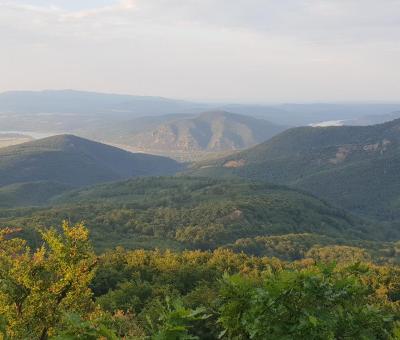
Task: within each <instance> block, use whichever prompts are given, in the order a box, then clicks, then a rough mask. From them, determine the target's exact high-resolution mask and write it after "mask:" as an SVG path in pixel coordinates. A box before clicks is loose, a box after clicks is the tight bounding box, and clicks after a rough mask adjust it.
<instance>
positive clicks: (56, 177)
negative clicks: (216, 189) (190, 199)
mask: <svg viewBox="0 0 400 340" xmlns="http://www.w3.org/2000/svg"><path fill="white" fill-rule="evenodd" d="M179 169H181V165H180V164H178V163H177V162H175V161H173V160H171V159H169V158H165V157H159V156H152V155H146V154H132V153H130V152H127V151H123V150H120V149H118V148H115V147H111V146H108V145H105V144H101V143H96V142H92V141H90V140H87V139H83V138H79V137H75V136H72V135H60V136H54V137H49V138H45V139H41V140H37V141H33V142H28V143H24V144H20V145H15V146H10V147H7V148H2V149H0V186H5V185H9V184H14V183H25V182H37V181H53V182H58V183H63V184H66V185H72V186H85V185H91V184H96V183H101V182H106V181H114V180H119V179H124V178H130V177H136V176H151V175H153V176H154V175H168V174H174V173H175V172H177V171H178V170H179Z"/></svg>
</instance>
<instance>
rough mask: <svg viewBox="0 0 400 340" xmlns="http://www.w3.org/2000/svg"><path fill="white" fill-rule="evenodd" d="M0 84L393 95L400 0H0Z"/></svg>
mask: <svg viewBox="0 0 400 340" xmlns="http://www.w3.org/2000/svg"><path fill="white" fill-rule="evenodd" d="M0 44H1V45H0V46H1V47H0V91H5V90H12V89H13V90H16V89H45V88H46V89H47V88H50V89H64V88H74V89H83V90H95V91H105V92H117V93H128V94H140V95H161V96H166V97H174V98H184V99H197V100H220V101H233V102H250V101H255V102H286V101H338V100H339V101H348V100H368V101H373V100H392V101H400V0H123V1H117V0H115V1H113V0H57V1H56V0H54V1H50V0H37V1H35V0H0Z"/></svg>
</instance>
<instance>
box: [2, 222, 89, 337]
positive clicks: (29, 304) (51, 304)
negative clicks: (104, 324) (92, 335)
mask: <svg viewBox="0 0 400 340" xmlns="http://www.w3.org/2000/svg"><path fill="white" fill-rule="evenodd" d="M62 231H63V233H62V234H59V233H58V232H57V231H56V230H55V229H49V230H45V231H42V232H41V234H42V238H43V245H42V246H41V247H40V248H38V249H37V250H35V251H32V250H31V249H30V248H29V247H28V246H27V245H26V243H25V241H23V240H21V239H19V238H14V237H13V235H14V234H15V232H17V230H10V229H4V230H2V231H0V316H1V318H2V319H3V320H4V324H5V327H4V328H5V329H4V332H5V333H6V334H4V335H5V336H8V337H11V338H18V339H24V338H30V339H47V338H48V337H49V335H52V334H54V332H55V328H56V327H57V325H59V323H60V322H61V319H62V317H63V315H65V314H66V313H77V314H81V315H82V314H84V313H86V312H88V311H89V310H90V309H92V308H93V304H92V299H91V297H92V292H91V290H90V289H89V284H90V281H91V280H92V278H93V276H94V272H95V268H96V257H95V255H94V252H93V250H92V248H91V246H90V243H89V239H88V231H87V229H86V228H85V227H84V225H82V224H77V225H75V226H70V225H69V224H68V223H66V222H64V223H63V225H62Z"/></svg>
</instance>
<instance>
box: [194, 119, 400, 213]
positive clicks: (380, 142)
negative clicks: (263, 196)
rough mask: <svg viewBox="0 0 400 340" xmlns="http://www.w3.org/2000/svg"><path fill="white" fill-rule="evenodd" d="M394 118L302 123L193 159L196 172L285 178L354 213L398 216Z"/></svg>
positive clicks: (397, 124) (398, 134) (399, 130)
mask: <svg viewBox="0 0 400 340" xmlns="http://www.w3.org/2000/svg"><path fill="white" fill-rule="evenodd" d="M399 146H400V120H394V121H391V122H388V123H385V124H380V125H373V126H364V127H360V126H359V127H352V126H343V127H325V128H322V127H318V128H314V127H302V128H295V129H290V130H287V131H285V132H283V133H281V134H279V135H278V136H276V137H274V138H272V139H271V140H269V141H267V142H265V143H263V144H260V145H258V146H256V147H254V148H251V149H248V150H246V151H243V152H240V153H237V154H235V155H232V156H229V157H226V158H222V159H219V160H217V161H213V162H208V163H202V164H197V165H196V166H195V167H194V169H193V173H194V174H196V175H210V176H221V175H232V176H240V177H245V178H253V179H259V180H266V181H269V182H273V183H280V184H288V185H292V186H295V187H298V188H302V189H305V190H307V191H310V192H312V193H314V194H316V195H318V196H320V197H322V198H326V199H329V200H330V201H331V202H334V203H335V204H337V205H340V206H342V207H345V208H348V209H351V210H353V211H356V212H359V213H366V214H371V215H374V216H384V217H385V218H388V219H391V218H394V217H398V216H400V214H399V209H398V208H399V207H400V194H399V192H400V178H399V176H398V174H399V171H400V153H399V151H400V148H399Z"/></svg>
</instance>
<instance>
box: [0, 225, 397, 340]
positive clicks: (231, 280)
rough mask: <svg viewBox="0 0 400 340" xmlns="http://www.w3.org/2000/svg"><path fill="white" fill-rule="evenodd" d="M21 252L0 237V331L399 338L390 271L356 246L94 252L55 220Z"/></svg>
mask: <svg viewBox="0 0 400 340" xmlns="http://www.w3.org/2000/svg"><path fill="white" fill-rule="evenodd" d="M60 229H61V231H60V232H59V231H56V230H55V229H48V230H42V232H41V238H42V240H43V243H42V245H41V246H40V247H39V248H36V249H31V248H28V247H27V245H26V242H25V241H24V240H22V239H20V238H19V237H18V236H19V233H20V230H18V229H10V228H8V229H3V230H2V231H1V233H0V283H1V290H0V334H1V336H2V338H3V339H78V338H79V339H165V340H170V339H171V340H173V339H218V338H219V339H260V340H261V339H321V340H322V339H399V337H400V323H399V320H400V309H399V308H400V306H399V299H400V298H399V297H400V279H399V278H400V269H399V268H398V267H397V266H387V265H375V264H373V263H371V262H369V261H368V255H367V254H366V253H365V251H363V250H362V249H360V248H355V247H346V246H336V247H328V248H323V249H319V250H318V251H311V252H309V253H308V254H307V257H306V258H304V259H302V260H299V261H294V262H285V261H281V260H278V259H276V258H269V257H252V256H248V255H245V254H244V253H240V254H238V253H234V252H232V251H230V250H227V249H216V250H214V251H212V252H211V251H199V250H198V251H183V252H173V251H161V250H152V251H146V250H130V251H129V250H124V249H123V248H121V247H119V248H117V249H115V250H109V251H107V252H105V253H103V254H102V255H100V256H96V255H95V253H94V251H93V250H92V247H91V245H90V242H89V234H88V230H87V229H86V228H85V227H84V226H83V225H81V224H78V225H75V226H72V225H69V224H68V223H64V225H63V226H62V228H60Z"/></svg>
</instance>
